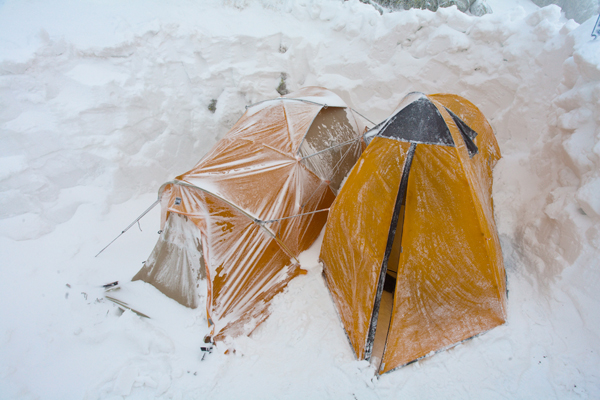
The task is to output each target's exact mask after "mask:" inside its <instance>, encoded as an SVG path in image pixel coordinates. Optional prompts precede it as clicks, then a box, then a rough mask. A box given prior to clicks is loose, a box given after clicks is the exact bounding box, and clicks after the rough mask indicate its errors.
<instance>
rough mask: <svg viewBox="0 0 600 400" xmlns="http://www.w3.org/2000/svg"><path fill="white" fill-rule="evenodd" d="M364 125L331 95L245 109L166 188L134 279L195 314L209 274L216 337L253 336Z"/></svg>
mask: <svg viewBox="0 0 600 400" xmlns="http://www.w3.org/2000/svg"><path fill="white" fill-rule="evenodd" d="M365 131H366V127H365V122H364V120H363V118H362V117H360V116H359V115H358V114H357V113H356V112H354V111H353V110H351V109H350V108H348V107H347V106H346V104H345V103H344V102H343V101H342V100H341V99H340V98H339V97H338V96H337V95H335V94H334V93H332V92H330V91H328V90H326V89H323V88H318V87H309V88H304V89H302V90H300V91H298V92H296V93H291V94H289V95H287V96H285V97H281V98H277V99H274V100H268V101H265V102H262V103H258V104H255V105H253V106H251V107H249V108H248V109H247V110H246V112H245V113H244V115H243V116H242V117H241V118H240V120H239V121H238V122H237V123H236V124H235V126H234V127H233V128H232V129H231V130H230V131H229V132H228V133H227V134H226V135H225V136H224V137H223V139H221V140H220V141H219V142H218V143H217V144H216V145H215V146H214V147H213V149H212V150H211V151H210V152H209V153H208V154H207V155H206V156H205V157H204V158H203V159H202V160H201V161H200V162H199V163H198V164H197V165H196V166H195V167H194V168H193V169H192V170H190V171H188V172H186V173H185V174H183V175H181V176H178V177H177V178H176V179H175V180H173V181H172V182H168V183H166V184H164V185H163V186H162V187H161V189H160V192H159V198H160V201H161V207H162V223H163V225H164V228H163V232H162V234H161V237H160V239H159V241H158V243H157V245H156V247H155V249H154V251H153V252H152V254H151V255H150V257H149V259H148V261H147V262H146V263H145V265H144V267H143V268H142V269H141V270H140V271H139V272H138V273H137V274H136V275H135V276H134V278H133V280H143V281H145V282H148V283H151V284H152V285H154V286H155V287H157V288H158V289H159V290H161V291H162V292H163V293H165V294H166V295H167V296H169V297H171V298H173V299H175V300H177V301H179V302H180V303H182V304H184V305H186V306H188V307H192V308H195V307H197V306H198V304H197V303H198V299H199V297H200V296H201V295H202V293H198V291H199V284H198V280H199V279H200V278H201V277H202V276H204V274H205V275H206V277H207V287H208V293H207V304H206V307H207V315H208V321H209V324H210V325H211V326H212V330H211V333H212V335H213V338H214V339H215V340H222V339H224V338H225V337H226V336H232V337H235V336H238V335H242V334H249V333H251V332H252V331H253V330H254V329H255V328H256V326H258V324H259V323H260V322H262V321H263V320H264V319H265V318H266V317H267V315H268V306H269V302H270V300H271V299H272V298H273V297H274V296H275V295H276V294H277V293H278V292H280V291H281V290H283V288H284V287H285V286H286V285H287V283H288V282H289V281H290V280H291V279H292V278H293V277H295V276H297V275H298V274H299V273H301V272H302V270H301V269H300V265H299V263H298V261H297V258H296V257H297V256H298V255H299V253H300V252H302V251H304V250H306V249H307V248H308V247H309V246H310V245H311V244H312V243H313V242H314V240H315V239H316V238H317V237H318V235H319V234H320V232H321V229H322V228H323V225H324V224H325V221H326V219H327V209H328V207H329V206H330V205H331V203H332V202H333V200H334V199H335V195H336V194H337V192H338V189H339V187H340V184H341V182H342V179H343V178H344V177H345V176H346V174H347V173H348V171H349V170H350V169H351V168H352V166H353V165H354V164H355V162H356V160H357V159H358V157H359V156H360V154H361V152H362V150H363V142H362V140H361V139H362V134H363V133H364V132H365Z"/></svg>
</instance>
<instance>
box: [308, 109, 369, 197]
mask: <svg viewBox="0 0 600 400" xmlns="http://www.w3.org/2000/svg"><path fill="white" fill-rule="evenodd" d="M349 113H350V110H348V109H346V108H341V107H329V108H323V109H322V110H321V112H320V113H319V114H318V115H317V116H316V118H315V120H314V121H313V123H312V125H311V127H310V129H309V130H308V132H307V133H306V137H305V138H304V140H303V141H302V144H301V145H300V149H299V150H298V153H299V155H300V156H301V157H302V162H303V163H304V165H305V166H306V167H307V168H308V169H309V170H311V171H312V172H314V173H315V175H317V176H318V177H319V178H321V179H322V180H325V181H329V182H330V183H329V186H330V187H331V189H332V190H333V192H334V193H336V194H337V192H338V190H339V188H340V185H341V183H342V181H343V180H344V178H345V177H346V175H347V174H348V171H350V170H351V169H352V167H353V166H354V164H356V161H357V160H358V158H359V157H360V155H361V152H362V147H361V144H360V142H359V140H358V138H357V135H356V128H355V127H354V125H353V124H352V123H351V122H350V118H349V117H350V115H349Z"/></svg>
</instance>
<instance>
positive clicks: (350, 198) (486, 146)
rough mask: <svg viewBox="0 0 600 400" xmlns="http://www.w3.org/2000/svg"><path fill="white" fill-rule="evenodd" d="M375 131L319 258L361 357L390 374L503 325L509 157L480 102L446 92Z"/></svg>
mask: <svg viewBox="0 0 600 400" xmlns="http://www.w3.org/2000/svg"><path fill="white" fill-rule="evenodd" d="M457 118H458V119H459V120H460V121H457ZM461 129H462V131H461ZM366 136H367V137H369V138H370V144H369V146H368V147H367V149H366V150H365V152H364V153H363V154H362V156H361V157H360V159H359V160H358V162H357V164H356V166H355V167H354V168H353V169H352V171H351V172H350V174H349V176H348V178H347V180H346V183H345V184H344V186H343V188H342V189H341V191H340V193H339V195H338V197H337V198H336V200H335V202H334V204H333V205H332V207H331V210H330V214H329V217H328V221H327V227H326V231H325V237H324V241H323V246H322V250H321V256H320V257H321V260H322V262H323V264H324V275H325V279H326V282H327V285H328V287H329V289H330V291H331V293H332V296H333V298H334V302H335V304H336V307H337V310H338V313H339V315H340V318H341V320H342V323H343V325H344V328H345V330H346V333H347V335H348V338H349V340H350V343H351V345H352V347H353V349H354V351H355V354H356V356H357V357H358V358H359V359H368V360H371V362H372V363H373V364H374V365H376V367H377V368H378V370H379V371H380V373H384V372H387V371H390V370H392V369H395V368H397V367H399V366H402V365H405V364H407V363H409V362H411V361H414V360H416V359H419V358H421V357H424V356H426V355H428V354H430V353H431V352H434V351H438V350H441V349H444V348H446V347H448V346H451V345H453V344H456V343H458V342H460V341H462V340H465V339H468V338H470V337H472V336H474V335H477V334H479V333H482V332H485V331H487V330H489V329H491V328H493V327H495V326H498V325H500V324H502V323H504V321H505V318H506V311H505V308H506V287H505V271H504V265H503V261H502V254H501V249H500V243H499V240H498V236H497V233H496V227H495V222H494V216H493V205H492V199H491V189H492V168H493V166H494V165H495V163H496V162H497V160H498V159H499V158H500V151H499V148H498V145H497V143H496V139H495V136H494V133H493V130H492V128H491V126H490V125H489V123H488V122H487V121H486V119H485V117H484V116H483V114H482V113H481V112H480V111H479V110H478V109H477V107H475V106H474V105H473V104H472V103H470V102H468V101H467V100H465V99H463V98H461V97H459V96H456V95H449V94H436V95H431V96H425V95H423V94H420V93H411V94H410V95H408V96H407V98H405V99H404V101H403V102H402V103H401V105H400V106H399V107H398V109H397V110H396V112H395V113H394V114H393V115H392V116H391V117H390V118H389V119H388V120H386V121H384V123H382V124H380V125H379V127H378V128H377V130H376V134H375V135H372V134H367V135H366ZM465 140H467V142H469V141H470V142H472V144H469V146H470V147H468V145H467V143H466V142H465ZM403 181H404V183H403ZM349 233H351V234H349ZM388 270H389V273H388ZM390 283H391V287H392V288H393V292H392V293H387V292H386V293H385V294H384V287H386V288H387V287H389V286H390ZM386 299H387V300H386ZM386 301H389V304H387V303H386ZM386 310H388V311H387V314H386V315H384V314H385V311H386ZM380 311H381V313H380ZM388 327H389V328H388ZM378 328H379V331H378ZM378 340H379V341H380V340H382V341H383V342H381V343H376V341H378Z"/></svg>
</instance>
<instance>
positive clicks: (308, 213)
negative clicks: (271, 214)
mask: <svg viewBox="0 0 600 400" xmlns="http://www.w3.org/2000/svg"><path fill="white" fill-rule="evenodd" d="M323 211H329V208H323V209H322V210H317V211H311V212H307V213H302V214H296V215H290V216H287V217H283V218H278V219H270V220H267V221H262V220H260V219H255V220H254V222H255V223H256V224H257V225H264V224H271V223H273V222H278V221H282V220H284V219H290V218H296V217H302V216H304V215H310V214H316V213H320V212H323Z"/></svg>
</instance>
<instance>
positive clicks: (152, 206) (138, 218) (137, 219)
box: [94, 199, 160, 257]
mask: <svg viewBox="0 0 600 400" xmlns="http://www.w3.org/2000/svg"><path fill="white" fill-rule="evenodd" d="M159 201H160V199H156V201H155V202H154V203H152V205H151V206H150V207H148V208H147V209H146V211H144V212H143V213H142V214H141V215H140V216H139V217H137V218H136V220H135V221H133V222H132V223H131V224H129V226H128V227H127V228H125V229H123V230H122V231H121V233H119V236H117V237H116V238H114V239H113V240H112V242H110V243H109V244H107V245H106V246H105V247H104V248H103V249H102V250H100V251H99V252H98V254H96V255H95V256H94V257H98V256H99V255H100V253H102V252H103V251H104V250H106V249H107V248H108V246H110V245H111V244H113V243H114V242H115V241H116V240H117V239H118V238H120V237H121V235H122V234H124V233H125V232H127V231H128V230H129V228H131V227H132V226H133V225H135V223H136V222H138V221H139V220H140V219H142V217H143V216H144V215H146V214H148V213H149V212H150V210H152V209H153V208H154V207H156V205H157V204H158V202H159Z"/></svg>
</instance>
